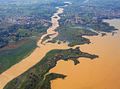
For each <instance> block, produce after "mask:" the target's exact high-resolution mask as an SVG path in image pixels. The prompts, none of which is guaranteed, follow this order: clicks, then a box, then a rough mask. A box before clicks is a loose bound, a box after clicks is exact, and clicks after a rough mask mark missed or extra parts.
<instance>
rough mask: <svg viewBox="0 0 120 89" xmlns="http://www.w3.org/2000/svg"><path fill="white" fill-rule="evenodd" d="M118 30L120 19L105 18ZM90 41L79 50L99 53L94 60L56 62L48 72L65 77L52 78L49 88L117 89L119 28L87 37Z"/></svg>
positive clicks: (82, 59) (119, 69)
mask: <svg viewBox="0 0 120 89" xmlns="http://www.w3.org/2000/svg"><path fill="white" fill-rule="evenodd" d="M105 21H106V22H108V23H110V25H112V26H115V27H116V28H118V29H120V20H119V19H113V20H105ZM89 38H90V40H91V42H92V43H91V44H89V45H88V44H86V45H82V46H80V48H81V50H82V51H86V52H89V53H93V54H97V55H99V58H97V59H95V60H89V59H86V58H80V62H81V63H80V64H78V65H77V66H74V64H73V62H72V61H68V62H65V61H59V62H58V64H57V66H56V67H55V68H53V69H52V70H51V71H50V72H55V73H62V74H65V75H67V77H66V78H65V80H62V79H57V80H54V81H52V89H120V31H118V33H117V34H115V35H114V36H112V34H108V35H107V36H104V37H101V36H94V37H89Z"/></svg>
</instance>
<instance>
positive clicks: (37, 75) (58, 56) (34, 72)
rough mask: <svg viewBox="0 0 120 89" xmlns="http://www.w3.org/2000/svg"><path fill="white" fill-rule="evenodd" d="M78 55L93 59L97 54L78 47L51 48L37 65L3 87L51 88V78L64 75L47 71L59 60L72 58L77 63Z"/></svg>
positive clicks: (19, 88)
mask: <svg viewBox="0 0 120 89" xmlns="http://www.w3.org/2000/svg"><path fill="white" fill-rule="evenodd" d="M80 57H85V58H90V59H94V58H96V57H98V56H96V55H92V54H88V53H85V52H81V51H80V50H79V48H75V49H66V50H52V51H50V52H48V53H47V54H46V56H45V57H44V58H43V59H42V60H41V61H40V62H39V63H38V64H37V65H35V66H34V67H32V68H31V69H29V70H28V71H27V72H25V73H24V74H22V75H20V76H19V77H17V78H16V79H14V80H13V81H11V82H10V83H8V84H7V85H6V87H5V88H4V89H51V84H50V81H51V80H54V79H56V78H62V79H64V78H65V77H66V76H65V75H62V74H55V73H49V70H50V69H52V68H53V67H55V66H56V64H57V62H58V61H59V60H64V61H68V60H72V61H74V64H75V65H77V64H78V63H79V61H78V58H80Z"/></svg>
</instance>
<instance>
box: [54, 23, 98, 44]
mask: <svg viewBox="0 0 120 89" xmlns="http://www.w3.org/2000/svg"><path fill="white" fill-rule="evenodd" d="M57 31H58V32H59V35H58V36H57V37H56V38H55V39H53V41H52V42H55V41H56V40H59V41H67V42H69V46H75V45H81V44H85V43H87V44H89V43H90V40H89V39H87V38H84V37H83V36H93V35H98V34H97V33H95V32H92V31H90V30H89V29H87V28H82V27H80V26H74V25H70V26H61V27H59V28H58V29H57Z"/></svg>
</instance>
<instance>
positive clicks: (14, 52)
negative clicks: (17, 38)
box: [0, 39, 36, 73]
mask: <svg viewBox="0 0 120 89" xmlns="http://www.w3.org/2000/svg"><path fill="white" fill-rule="evenodd" d="M35 48H36V41H35V40H32V39H31V40H27V41H26V42H25V43H24V44H22V45H20V46H19V47H17V48H13V49H8V50H7V49H6V50H4V51H1V52H0V73H2V72H4V71H5V70H7V69H8V68H10V67H11V66H12V65H14V64H16V63H18V62H20V61H21V60H22V59H23V58H25V57H27V56H28V55H30V53H31V52H32V51H33V50H34V49H35Z"/></svg>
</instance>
